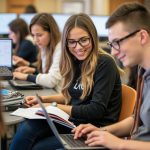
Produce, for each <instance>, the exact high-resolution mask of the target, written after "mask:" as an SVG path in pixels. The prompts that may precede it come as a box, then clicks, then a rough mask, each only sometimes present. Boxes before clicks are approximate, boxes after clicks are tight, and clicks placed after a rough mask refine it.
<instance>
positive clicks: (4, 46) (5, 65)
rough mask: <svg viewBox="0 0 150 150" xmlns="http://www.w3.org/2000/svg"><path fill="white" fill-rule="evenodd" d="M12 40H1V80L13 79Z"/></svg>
mask: <svg viewBox="0 0 150 150" xmlns="http://www.w3.org/2000/svg"><path fill="white" fill-rule="evenodd" d="M12 77H13V75H12V40H11V39H8V38H6V39H0V78H1V79H3V80H9V79H12Z"/></svg>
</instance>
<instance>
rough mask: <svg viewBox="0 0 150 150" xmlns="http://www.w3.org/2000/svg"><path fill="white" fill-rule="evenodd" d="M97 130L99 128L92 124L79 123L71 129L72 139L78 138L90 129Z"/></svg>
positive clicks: (90, 130)
mask: <svg viewBox="0 0 150 150" xmlns="http://www.w3.org/2000/svg"><path fill="white" fill-rule="evenodd" d="M97 130H98V131H99V130H100V128H97V127H95V126H94V125H92V124H81V125H79V126H78V127H76V128H74V129H73V130H72V133H74V139H78V138H80V137H82V136H85V135H86V134H88V133H90V132H92V131H97Z"/></svg>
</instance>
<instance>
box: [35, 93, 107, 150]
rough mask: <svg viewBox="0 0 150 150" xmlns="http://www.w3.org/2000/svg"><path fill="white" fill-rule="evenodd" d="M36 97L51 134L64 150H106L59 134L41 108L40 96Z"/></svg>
mask: <svg viewBox="0 0 150 150" xmlns="http://www.w3.org/2000/svg"><path fill="white" fill-rule="evenodd" d="M36 97H37V101H38V103H39V105H40V107H41V109H42V110H43V113H44V115H45V117H46V120H47V122H48V124H49V126H50V128H51V130H52V132H53V133H54V135H55V137H56V138H57V139H58V141H59V142H60V143H61V144H62V146H63V148H64V149H67V150H84V149H88V150H90V149H106V148H104V147H102V146H100V147H89V146H87V145H86V144H85V143H84V141H85V140H84V138H80V139H78V140H74V139H73V134H59V132H58V130H57V128H56V126H55V124H54V123H53V121H52V118H51V117H50V116H49V115H48V113H47V111H46V109H45V107H44V106H43V104H42V102H41V98H40V96H38V94H36Z"/></svg>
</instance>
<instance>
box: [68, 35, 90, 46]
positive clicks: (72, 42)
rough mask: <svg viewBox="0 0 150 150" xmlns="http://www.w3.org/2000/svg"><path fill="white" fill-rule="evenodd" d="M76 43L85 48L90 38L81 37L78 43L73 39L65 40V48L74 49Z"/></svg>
mask: <svg viewBox="0 0 150 150" xmlns="http://www.w3.org/2000/svg"><path fill="white" fill-rule="evenodd" d="M77 43H79V44H80V45H81V46H82V47H86V46H88V45H89V44H90V38H89V37H82V38H80V39H79V40H78V41H76V40H73V39H68V40H67V46H68V47H69V48H75V47H76V46H77Z"/></svg>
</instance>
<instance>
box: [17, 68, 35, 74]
mask: <svg viewBox="0 0 150 150" xmlns="http://www.w3.org/2000/svg"><path fill="white" fill-rule="evenodd" d="M15 71H16V72H22V73H34V72H35V68H32V67H28V66H21V67H18V68H17V69H15Z"/></svg>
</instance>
